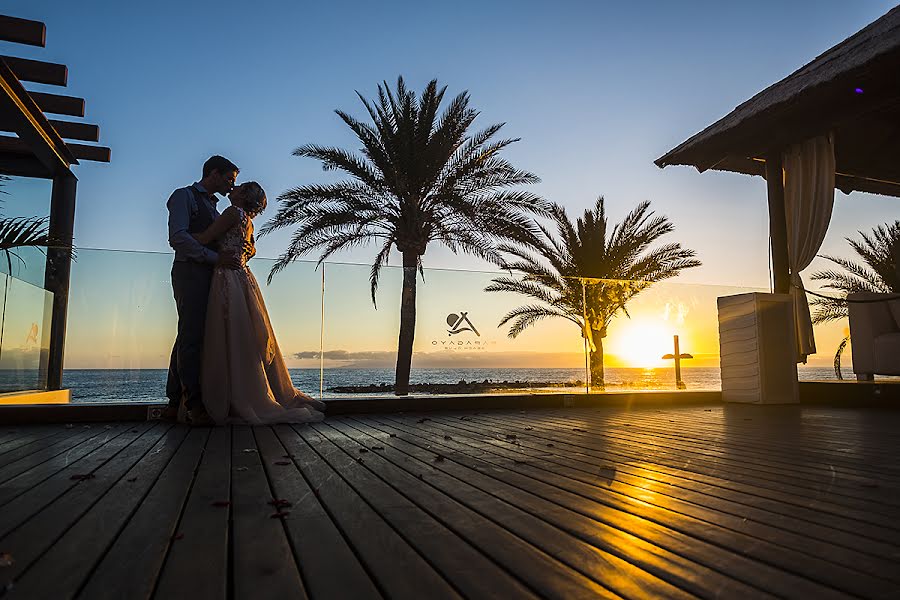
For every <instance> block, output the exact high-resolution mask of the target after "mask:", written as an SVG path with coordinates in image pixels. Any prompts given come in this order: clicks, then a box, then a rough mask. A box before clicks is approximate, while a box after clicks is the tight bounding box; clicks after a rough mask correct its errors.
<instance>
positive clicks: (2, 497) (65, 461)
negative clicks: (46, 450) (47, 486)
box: [0, 424, 136, 506]
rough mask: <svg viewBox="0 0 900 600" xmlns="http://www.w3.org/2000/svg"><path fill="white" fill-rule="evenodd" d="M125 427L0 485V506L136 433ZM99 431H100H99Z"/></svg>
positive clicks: (132, 426) (93, 439)
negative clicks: (114, 441) (126, 436)
mask: <svg viewBox="0 0 900 600" xmlns="http://www.w3.org/2000/svg"><path fill="white" fill-rule="evenodd" d="M123 425H124V426H122V427H119V428H115V429H110V430H106V429H104V430H102V431H103V433H101V434H100V435H97V436H95V437H92V438H90V439H88V440H87V441H85V442H83V443H81V444H79V445H78V446H76V447H74V448H72V449H71V450H69V451H68V452H65V453H64V454H58V455H56V456H54V457H53V458H51V459H49V460H46V461H44V462H42V463H40V464H38V465H35V466H33V467H31V468H30V469H28V470H27V471H24V472H22V473H19V474H18V475H16V476H15V477H12V478H10V479H8V480H6V481H5V482H3V484H2V485H0V506H3V505H4V504H6V503H8V502H10V501H11V500H13V499H14V498H16V497H18V496H20V495H21V494H24V493H25V492H27V491H28V490H30V489H31V488H32V487H35V486H37V485H39V484H41V483H42V482H44V481H46V480H47V479H49V478H51V477H53V476H54V475H55V474H56V473H58V472H59V471H61V470H63V469H66V468H68V467H70V466H71V465H73V464H76V463H77V462H78V461H79V460H81V459H82V458H83V457H85V456H88V455H90V454H91V453H93V452H94V451H96V450H97V449H99V448H102V447H103V446H104V445H106V444H108V443H109V442H110V441H111V440H113V439H115V438H117V437H120V436H122V435H123V434H125V433H134V432H135V431H136V430H135V426H134V425H133V424H123ZM98 431H99V430H98Z"/></svg>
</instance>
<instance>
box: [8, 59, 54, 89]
mask: <svg viewBox="0 0 900 600" xmlns="http://www.w3.org/2000/svg"><path fill="white" fill-rule="evenodd" d="M0 58H2V59H3V60H5V61H6V64H7V65H9V68H10V69H12V71H13V73H15V74H16V77H17V78H18V79H19V81H30V82H32V83H44V84H47V85H59V86H63V87H65V86H66V84H67V83H68V80H69V69H68V67H66V65H60V64H57V63H48V62H44V61H40V60H31V59H28V58H17V57H15V56H0Z"/></svg>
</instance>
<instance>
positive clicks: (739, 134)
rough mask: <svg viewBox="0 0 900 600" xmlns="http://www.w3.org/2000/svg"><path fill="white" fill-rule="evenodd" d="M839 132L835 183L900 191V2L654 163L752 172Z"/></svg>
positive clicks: (890, 192) (761, 171) (849, 187)
mask: <svg viewBox="0 0 900 600" xmlns="http://www.w3.org/2000/svg"><path fill="white" fill-rule="evenodd" d="M828 131H833V132H834V134H835V155H836V162H837V172H838V175H837V178H836V179H837V187H838V188H840V189H841V190H843V191H844V192H848V193H849V192H850V191H852V190H860V191H868V192H874V193H880V194H887V195H892V196H900V6H897V7H895V8H894V9H892V10H891V11H890V12H888V13H887V14H886V15H884V16H883V17H881V18H880V19H878V20H877V21H875V22H874V23H871V24H870V25H868V26H867V27H865V28H864V29H862V30H860V31H859V32H857V33H856V34H854V35H852V36H850V37H849V38H847V39H846V40H844V41H843V42H841V43H840V44H838V45H837V46H834V47H833V48H831V49H830V50H828V51H827V52H825V53H824V54H822V55H820V56H818V57H817V58H816V59H815V60H813V61H812V62H810V63H809V64H807V65H805V66H803V67H801V68H800V69H798V70H797V71H795V72H794V73H792V74H791V75H789V76H787V77H785V78H784V79H782V80H781V81H779V82H778V83H776V84H774V85H771V86H769V87H768V88H766V89H765V90H763V91H762V92H760V93H758V94H757V95H756V96H754V97H753V98H751V99H750V100H747V101H746V102H744V103H743V104H741V105H740V106H738V107H737V108H735V109H734V110H733V111H731V113H729V114H728V115H726V116H725V117H723V118H722V119H719V120H718V121H716V122H715V123H713V124H712V125H710V126H709V127H707V128H706V129H704V130H703V131H701V132H700V133H698V134H696V135H694V136H693V137H691V138H690V139H688V140H687V141H685V142H683V143H682V144H680V145H679V146H678V147H676V148H674V149H673V150H671V151H669V152H668V153H667V154H665V155H664V156H662V157H661V158H659V159H658V160H656V164H657V166H659V167H666V166H668V165H691V166H694V167H697V169H698V170H699V171H701V172H702V171H705V170H706V169H717V170H722V171H734V172H739V173H748V174H752V175H763V174H764V173H765V156H766V154H767V153H769V152H773V151H779V150H780V149H783V148H784V147H785V146H787V145H790V144H793V143H797V142H800V141H803V140H805V139H808V138H810V137H813V136H815V135H819V134H822V133H826V132H828Z"/></svg>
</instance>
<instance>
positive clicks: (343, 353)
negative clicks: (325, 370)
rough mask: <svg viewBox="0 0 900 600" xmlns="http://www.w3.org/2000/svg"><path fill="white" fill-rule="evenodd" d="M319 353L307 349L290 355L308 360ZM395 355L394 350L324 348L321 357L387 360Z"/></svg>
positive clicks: (316, 356) (328, 358)
mask: <svg viewBox="0 0 900 600" xmlns="http://www.w3.org/2000/svg"><path fill="white" fill-rule="evenodd" d="M320 354H323V353H320V352H319V351H318V350H307V351H305V352H294V354H292V355H291V356H292V357H293V358H296V359H299V360H304V359H307V360H308V359H314V358H320ZM396 356H397V353H396V352H387V351H366V352H349V351H347V350H326V351H325V352H324V356H321V358H324V359H325V360H387V359H391V358H395V357H396Z"/></svg>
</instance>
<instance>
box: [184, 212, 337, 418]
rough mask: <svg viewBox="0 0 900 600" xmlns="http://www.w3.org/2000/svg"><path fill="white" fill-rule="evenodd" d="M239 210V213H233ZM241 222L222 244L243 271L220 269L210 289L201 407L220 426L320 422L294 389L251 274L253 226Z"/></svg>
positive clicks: (242, 217) (303, 396)
mask: <svg viewBox="0 0 900 600" xmlns="http://www.w3.org/2000/svg"><path fill="white" fill-rule="evenodd" d="M235 208H236V207H235ZM237 210H238V211H239V213H240V220H239V222H238V223H237V224H236V225H235V226H234V227H232V228H231V229H229V230H228V231H227V232H226V233H225V235H224V236H223V237H222V239H221V243H220V250H221V251H223V252H232V253H235V254H240V256H241V263H242V264H243V268H242V269H226V268H222V267H216V269H215V271H214V272H213V277H212V283H211V285H210V289H209V306H208V307H207V312H206V334H205V338H204V342H203V366H202V372H201V386H202V389H203V403H204V405H205V406H206V411H207V412H208V413H209V416H210V417H212V419H213V420H214V421H215V422H216V423H217V424H220V425H221V424H224V423H248V424H251V425H264V424H270V423H307V422H311V421H321V420H322V419H323V418H324V414H323V413H321V412H319V411H317V410H315V409H314V408H313V407H312V406H311V405H310V404H309V402H310V401H311V400H312V398H310V397H309V396H307V395H306V394H304V393H302V392H300V391H299V390H298V389H296V388H295V387H294V385H293V383H291V377H290V374H289V373H288V370H287V366H286V365H285V363H284V358H283V357H282V355H281V351H280V350H279V348H278V342H276V341H275V334H274V333H273V331H272V324H271V323H270V322H269V314H268V311H266V305H265V302H264V301H263V297H262V294H261V293H260V291H259V285H258V284H257V282H256V278H255V277H254V276H253V274H252V273H251V272H250V269H248V268H247V260H248V259H249V258H250V257H251V256H253V255H254V254H255V253H256V251H255V249H254V247H253V223H252V221H251V220H250V219H249V218H248V217H247V215H246V213H244V211H242V210H241V209H239V208H238V209H237Z"/></svg>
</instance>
